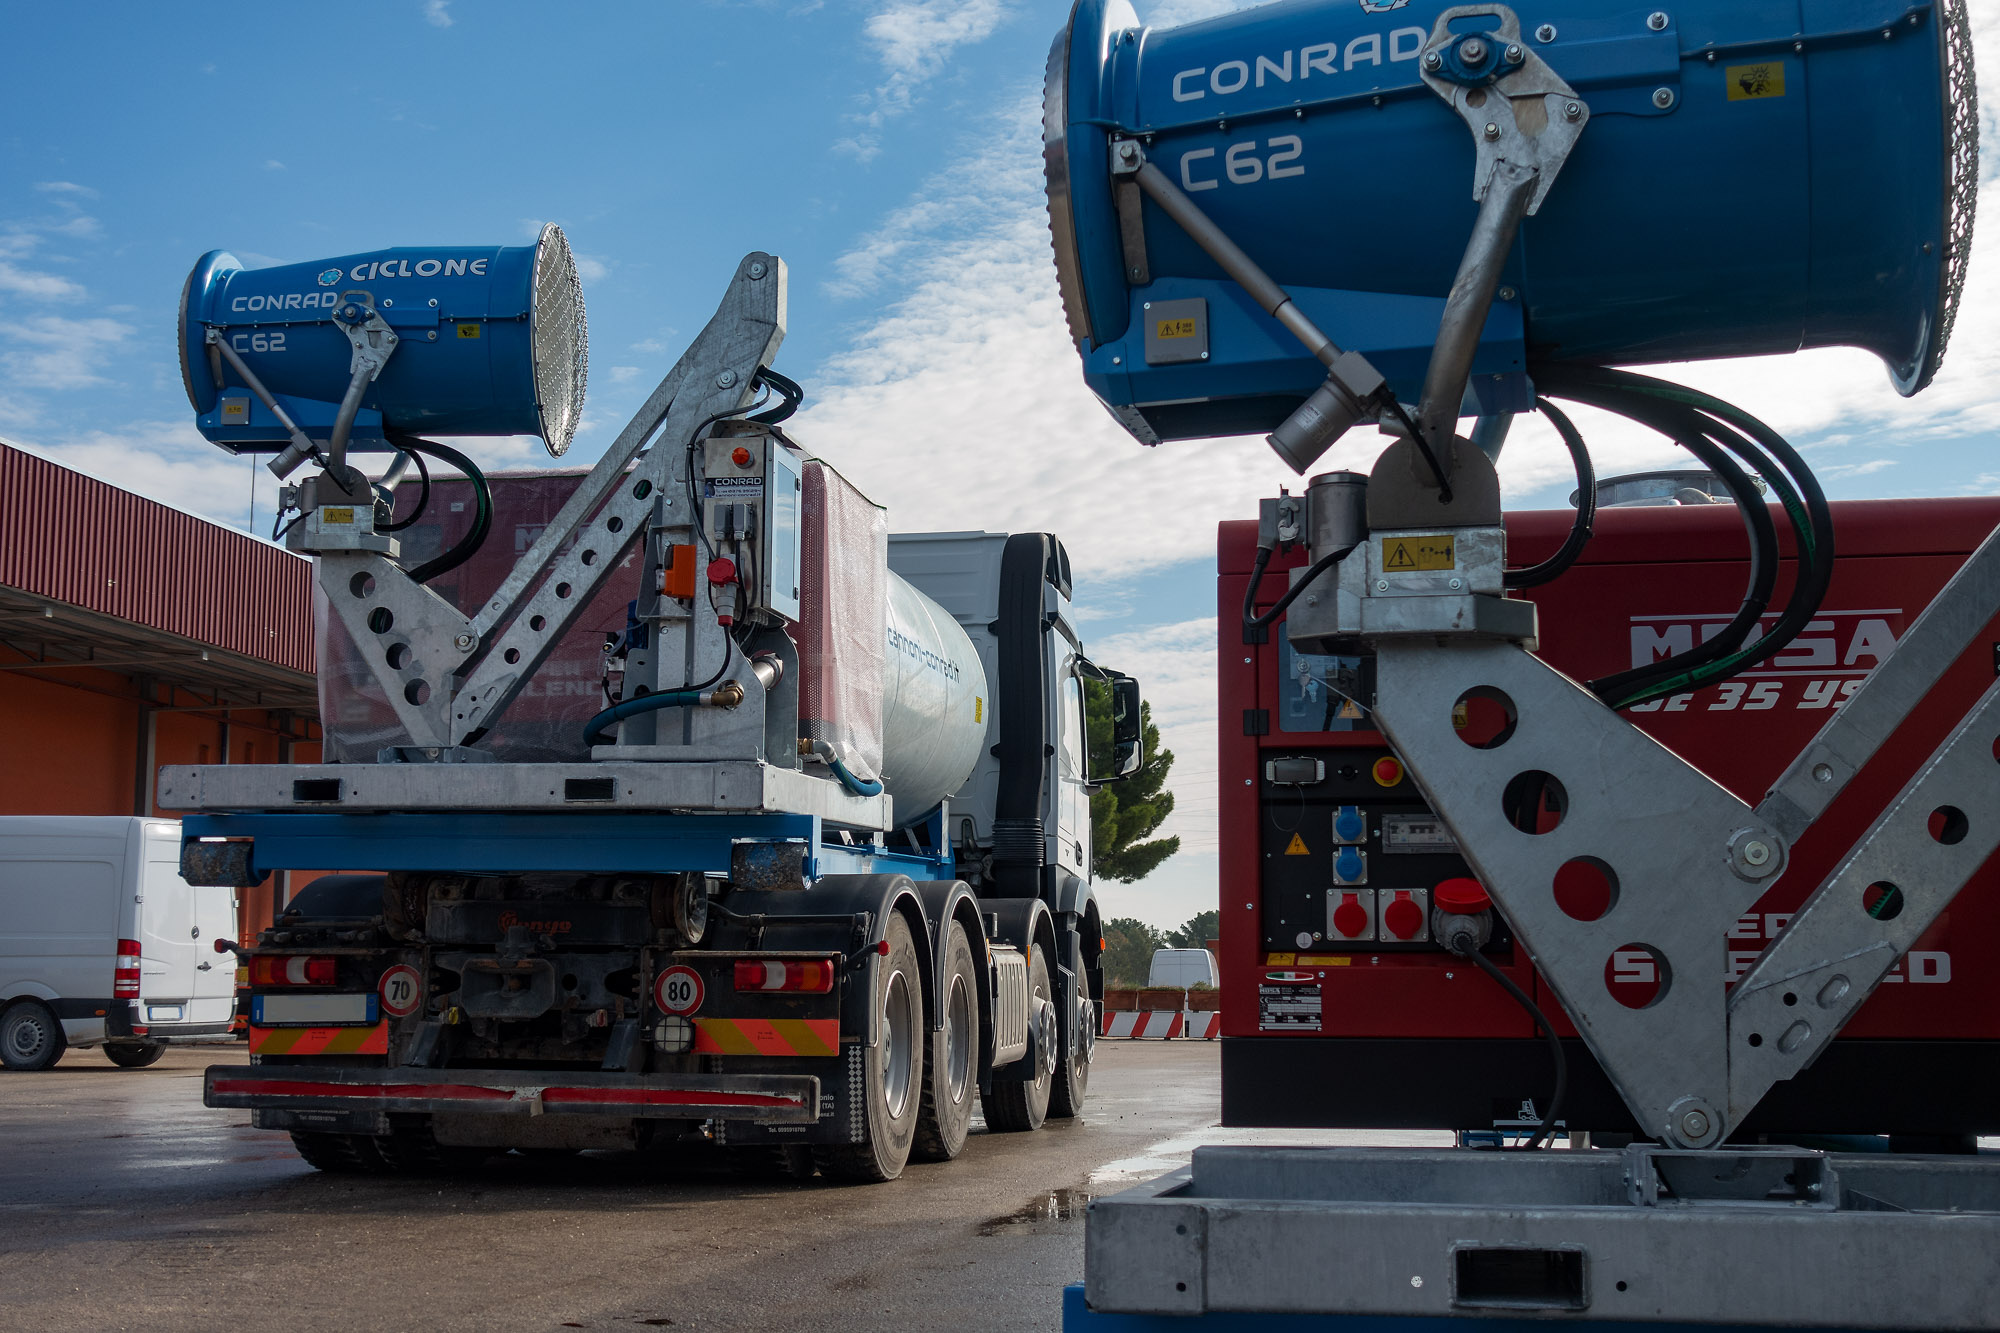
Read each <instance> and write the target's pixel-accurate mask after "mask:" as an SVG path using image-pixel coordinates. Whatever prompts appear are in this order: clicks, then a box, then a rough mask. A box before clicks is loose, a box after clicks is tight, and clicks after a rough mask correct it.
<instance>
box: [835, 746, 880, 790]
mask: <svg viewBox="0 0 2000 1333" xmlns="http://www.w3.org/2000/svg"><path fill="white" fill-rule="evenodd" d="M825 758H826V762H827V766H828V767H830V768H832V769H833V775H834V776H835V777H837V778H839V779H840V785H841V786H843V787H845V788H847V789H848V790H849V791H851V792H853V793H854V794H855V795H856V796H880V795H881V794H882V784H881V783H879V782H863V781H862V780H861V779H860V778H857V777H855V776H854V774H852V773H850V772H849V771H848V769H847V765H846V764H843V763H841V762H840V761H839V760H838V759H835V758H834V757H833V756H832V755H831V754H828V755H826V756H825Z"/></svg>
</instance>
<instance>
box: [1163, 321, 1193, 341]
mask: <svg viewBox="0 0 2000 1333" xmlns="http://www.w3.org/2000/svg"><path fill="white" fill-rule="evenodd" d="M1158 325H1159V326H1158V328H1157V329H1156V330H1155V331H1154V333H1153V336H1154V337H1155V338H1192V337H1194V336H1195V335H1196V334H1198V333H1200V332H1201V325H1199V324H1197V323H1195V322H1194V321H1193V320H1191V319H1163V320H1160V321H1158Z"/></svg>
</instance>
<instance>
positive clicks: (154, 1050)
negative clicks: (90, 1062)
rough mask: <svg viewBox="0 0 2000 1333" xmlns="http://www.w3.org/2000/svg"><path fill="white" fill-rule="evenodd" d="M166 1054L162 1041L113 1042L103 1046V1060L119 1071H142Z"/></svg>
mask: <svg viewBox="0 0 2000 1333" xmlns="http://www.w3.org/2000/svg"><path fill="white" fill-rule="evenodd" d="M166 1053H167V1044H166V1043H165V1042H163V1041H114V1042H106V1043H105V1046H104V1058H105V1059H107V1060H109V1061H110V1062H111V1063H112V1064H114V1065H117V1066H118V1067H119V1068H120V1069H144V1068H145V1067H146V1066H147V1065H150V1064H153V1063H156V1062H157V1061H158V1060H159V1058H160V1057H161V1056H163V1055H165V1054H166Z"/></svg>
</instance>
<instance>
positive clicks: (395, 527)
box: [375, 449, 431, 532]
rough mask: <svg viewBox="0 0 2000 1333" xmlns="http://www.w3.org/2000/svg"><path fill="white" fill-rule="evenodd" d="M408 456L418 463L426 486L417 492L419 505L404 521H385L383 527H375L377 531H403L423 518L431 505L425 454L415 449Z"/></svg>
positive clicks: (418, 469)
mask: <svg viewBox="0 0 2000 1333" xmlns="http://www.w3.org/2000/svg"><path fill="white" fill-rule="evenodd" d="M408 457H409V460H410V461H411V462H412V463H415V464H416V465H417V480H418V481H420V482H422V483H423V487H424V488H423V489H422V490H421V491H418V492H417V507H416V508H415V509H412V510H411V511H410V516H409V517H408V518H406V519H404V520H403V521H402V522H400V523H384V524H383V525H382V526H381V527H379V528H377V529H375V531H377V532H401V531H402V530H403V529H404V528H407V527H409V526H410V525H411V524H412V523H415V522H416V521H417V520H418V519H420V518H422V517H423V516H424V510H426V509H428V508H429V507H430V503H431V470H430V466H429V465H428V464H426V463H425V462H424V456H423V455H422V454H420V453H418V452H417V451H416V450H414V449H411V450H409V451H408Z"/></svg>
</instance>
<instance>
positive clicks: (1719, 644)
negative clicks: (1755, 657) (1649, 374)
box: [1589, 414, 1779, 703]
mask: <svg viewBox="0 0 2000 1333" xmlns="http://www.w3.org/2000/svg"><path fill="white" fill-rule="evenodd" d="M1649 424H1650V423H1649ZM1663 424H1666V425H1668V426H1670V427H1672V428H1671V429H1669V430H1667V431H1666V432H1665V433H1667V434H1669V435H1671V436H1672V437H1673V438H1674V439H1675V440H1677V441H1678V442H1679V443H1680V445H1681V447H1683V448H1684V449H1686V450H1687V451H1688V452H1689V453H1691V454H1693V455H1694V456H1695V457H1696V458H1697V459H1699V460H1701V462H1702V464H1703V465H1704V466H1706V467H1707V468H1708V470H1709V471H1710V472H1713V473H1715V474H1716V475H1717V476H1719V477H1721V478H1722V483H1723V485H1724V486H1726V487H1728V488H1729V493H1730V495H1731V496H1732V497H1734V499H1735V501H1736V508H1737V510H1738V511H1739V512H1740V513H1741V514H1742V515H1743V520H1744V524H1745V526H1747V527H1748V528H1749V531H1750V580H1749V584H1748V586H1747V587H1746V588H1745V589H1744V593H1743V601H1742V604H1741V605H1740V606H1738V607H1737V610H1736V614H1735V615H1734V616H1733V617H1731V619H1730V621H1729V624H1728V625H1727V626H1725V627H1724V629H1723V630H1722V632H1721V633H1720V634H1717V635H1716V636H1715V637H1714V638H1712V639H1710V640H1708V641H1707V642H1706V643H1701V644H1697V645H1696V646H1695V647H1694V648H1693V649H1692V650H1690V651H1688V652H1685V653H1678V654H1676V655H1674V656H1673V657H1669V658H1667V659H1666V660H1665V661H1662V662H1654V663H1651V664H1650V665H1647V666H1643V667H1634V668H1632V669H1630V670H1627V671H1617V672H1613V673H1612V674H1611V675H1608V676H1602V677H1599V678H1598V679H1596V680H1593V681H1591V682H1589V688H1590V691H1591V692H1592V693H1593V694H1595V695H1597V697H1598V698H1600V699H1604V700H1606V701H1607V702H1620V703H1622V702H1625V701H1628V700H1632V701H1636V695H1635V690H1636V689H1637V687H1639V686H1642V685H1643V686H1651V685H1653V684H1655V683H1657V682H1658V681H1660V680H1663V679H1665V678H1667V677H1670V676H1676V675H1679V674H1681V673H1685V672H1688V671H1690V670H1692V669H1693V668H1695V667H1699V666H1702V665H1704V664H1706V663H1709V662H1714V661H1717V660H1719V659H1721V658H1723V657H1726V656H1727V655H1728V654H1730V653H1733V652H1735V651H1736V650H1737V649H1738V648H1740V647H1742V646H1743V643H1744V640H1746V639H1748V638H1749V637H1750V635H1751V633H1752V632H1753V631H1754V630H1755V629H1756V628H1757V624H1758V622H1759V621H1760V620H1762V619H1763V616H1764V612H1765V610H1766V609H1768V608H1769V606H1770V605H1771V594H1772V592H1773V590H1774V589H1775V588H1776V587H1777V583H1778V565H1779V560H1778V529H1777V526H1776V525H1775V524H1773V523H1772V522H1771V511H1770V508H1769V507H1768V506H1767V505H1765V503H1764V497H1763V496H1762V495H1760V494H1759V493H1758V491H1757V486H1756V483H1755V482H1753V481H1752V480H1751V479H1750V475H1749V474H1748V473H1746V472H1745V471H1744V470H1743V469H1742V468H1740V467H1738V466H1737V464H1736V460H1734V459H1733V458H1731V457H1730V456H1729V454H1728V453H1727V452H1726V451H1724V450H1723V449H1721V448H1720V447H1718V446H1717V445H1716V444H1715V443H1714V442H1713V441H1712V440H1710V439H1709V438H1708V436H1707V435H1706V433H1704V432H1703V430H1702V429H1701V427H1700V425H1699V424H1698V423H1691V422H1683V421H1679V420H1675V419H1673V418H1672V416H1671V414H1668V416H1667V420H1666V421H1665V422H1664V423H1663Z"/></svg>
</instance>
